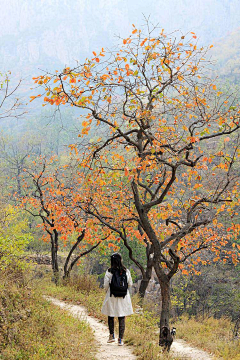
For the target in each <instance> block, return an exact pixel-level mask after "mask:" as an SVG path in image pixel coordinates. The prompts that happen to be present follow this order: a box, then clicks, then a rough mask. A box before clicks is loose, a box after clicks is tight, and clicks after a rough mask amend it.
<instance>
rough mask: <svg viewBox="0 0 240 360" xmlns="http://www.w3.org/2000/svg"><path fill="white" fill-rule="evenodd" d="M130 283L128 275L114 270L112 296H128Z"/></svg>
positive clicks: (111, 286)
mask: <svg viewBox="0 0 240 360" xmlns="http://www.w3.org/2000/svg"><path fill="white" fill-rule="evenodd" d="M127 289H128V282H127V273H126V271H124V270H121V271H120V270H118V269H116V270H113V276H112V280H111V283H110V296H112V295H113V296H115V297H123V298H125V296H126V295H127Z"/></svg>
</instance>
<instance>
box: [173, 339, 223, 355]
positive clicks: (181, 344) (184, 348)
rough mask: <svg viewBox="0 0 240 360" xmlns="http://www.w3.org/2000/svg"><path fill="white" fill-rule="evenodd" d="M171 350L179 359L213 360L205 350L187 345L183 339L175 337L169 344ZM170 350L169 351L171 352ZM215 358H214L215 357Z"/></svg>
mask: <svg viewBox="0 0 240 360" xmlns="http://www.w3.org/2000/svg"><path fill="white" fill-rule="evenodd" d="M171 352H173V353H174V355H176V356H178V358H180V359H181V360H183V359H184V360H185V359H186V360H213V359H214V358H213V357H212V356H210V355H209V354H208V353H207V352H206V351H203V350H199V349H196V348H193V347H191V346H189V345H188V344H187V343H186V342H185V341H184V340H179V339H176V340H174V341H173V343H172V346H171ZM171 352H170V353H171ZM215 359H216V358H215Z"/></svg>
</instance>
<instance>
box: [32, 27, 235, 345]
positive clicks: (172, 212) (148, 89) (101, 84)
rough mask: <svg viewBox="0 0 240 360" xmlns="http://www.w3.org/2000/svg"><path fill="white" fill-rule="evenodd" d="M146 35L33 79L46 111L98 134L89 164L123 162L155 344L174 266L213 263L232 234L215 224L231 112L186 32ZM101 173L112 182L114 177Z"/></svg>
mask: <svg viewBox="0 0 240 360" xmlns="http://www.w3.org/2000/svg"><path fill="white" fill-rule="evenodd" d="M156 32H157V29H154V28H153V29H151V28H150V25H149V24H147V26H146V27H145V28H144V29H143V30H138V29H136V28H135V27H134V28H133V31H132V34H131V36H130V37H129V38H127V39H123V41H122V42H123V45H122V46H121V47H120V48H119V49H117V50H114V51H112V52H105V51H104V49H102V51H101V52H100V53H99V54H96V53H95V52H94V53H93V54H94V57H93V58H92V59H91V60H87V61H86V62H85V63H84V64H83V65H80V66H77V67H76V68H74V69H71V68H65V69H64V70H63V71H62V72H58V73H56V74H54V75H49V74H46V75H43V76H40V77H38V78H36V79H35V81H36V83H38V84H39V85H43V86H44V89H47V90H46V92H45V97H44V102H45V103H46V104H47V103H49V104H52V105H57V106H59V105H66V104H70V105H71V106H75V107H77V108H80V109H84V110H85V111H87V112H88V115H87V116H86V119H85V120H84V121H83V123H82V126H83V130H82V135H83V136H84V135H85V134H87V133H88V131H89V130H90V128H91V127H92V126H93V124H94V125H95V126H96V131H97V129H98V127H100V126H104V128H105V137H104V138H103V139H98V141H96V143H95V145H94V146H95V147H94V153H93V154H94V156H93V161H94V162H95V163H96V166H102V168H103V170H105V168H106V165H104V161H105V162H106V163H108V162H109V158H108V154H112V153H114V154H115V153H118V154H120V155H121V156H122V157H123V161H122V160H121V163H125V166H124V171H125V174H126V176H127V178H128V184H127V185H126V186H128V193H131V196H130V198H129V199H128V202H130V203H131V210H132V211H133V215H131V219H132V221H135V224H136V226H135V227H138V226H140V227H141V229H142V230H143V232H144V236H146V238H147V239H148V241H149V243H150V244H151V246H152V247H153V264H154V269H155V272H156V275H157V277H158V280H159V283H160V286H161V300H162V311H161V317H160V338H159V344H160V345H164V344H165V340H166V339H165V336H164V332H163V331H162V330H163V328H164V327H165V326H166V327H168V328H169V313H170V280H171V279H172V277H173V276H174V274H176V272H177V271H178V270H179V269H182V271H183V273H184V272H186V271H187V270H186V269H185V270H184V269H183V264H184V263H185V264H186V263H188V262H190V260H191V256H192V255H194V261H199V260H198V258H197V257H196V254H197V253H198V252H199V251H200V250H202V249H206V248H208V249H210V250H211V251H213V252H215V253H216V257H215V258H216V261H217V260H218V259H219V254H220V252H221V251H224V249H225V245H226V243H227V241H228V240H229V239H230V237H231V236H232V234H231V230H232V229H233V225H230V226H229V228H228V230H229V231H227V229H226V226H225V224H226V221H225V219H226V217H228V218H229V223H230V224H234V222H235V220H236V219H237V215H236V214H237V210H236V209H237V208H238V206H239V199H238V194H239V175H238V168H237V165H238V161H239V118H240V110H239V107H238V106H237V105H236V104H235V99H234V98H233V97H231V96H228V97H224V96H223V94H222V93H221V92H219V91H217V87H216V85H215V84H214V82H213V81H212V80H211V79H209V78H208V71H207V66H208V62H207V61H206V60H205V55H206V50H207V49H203V48H201V49H198V47H197V44H196V42H195V39H196V35H195V34H194V33H192V34H189V36H186V37H185V36H181V34H180V35H179V34H177V33H176V34H173V35H172V36H167V35H166V34H164V32H163V30H162V31H160V33H159V32H157V34H156V35H154V34H155V33H156ZM53 83H54V84H53ZM44 91H45V90H44ZM92 148H93V144H92V145H91V149H92ZM99 160H101V161H99ZM101 164H102V165H101ZM120 168H121V167H120ZM109 172H111V173H112V178H114V174H115V176H116V177H118V174H119V169H118V168H117V167H115V168H113V169H110V170H109ZM121 201H122V198H121ZM119 206H120V207H121V208H123V207H124V202H122V203H121V204H120V205H119ZM95 211H97V209H96V206H95ZM102 217H103V218H104V217H105V215H104V214H103V216H102ZM114 220H115V221H118V222H119V219H118V218H114ZM234 229H235V232H237V231H238V230H239V229H238V228H237V227H236V226H235V228H234ZM196 259H197V260H196ZM233 261H234V262H236V261H237V256H236V253H233ZM193 266H194V264H193V263H192V267H193Z"/></svg>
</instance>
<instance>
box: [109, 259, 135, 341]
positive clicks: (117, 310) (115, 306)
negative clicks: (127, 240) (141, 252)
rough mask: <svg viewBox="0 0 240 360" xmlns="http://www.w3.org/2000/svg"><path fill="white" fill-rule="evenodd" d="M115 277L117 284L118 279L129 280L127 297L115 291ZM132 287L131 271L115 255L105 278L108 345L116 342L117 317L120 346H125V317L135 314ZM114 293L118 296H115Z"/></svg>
mask: <svg viewBox="0 0 240 360" xmlns="http://www.w3.org/2000/svg"><path fill="white" fill-rule="evenodd" d="M114 274H115V275H114ZM113 276H114V282H116V280H115V279H116V278H120V277H122V279H125V278H127V290H126V295H124V294H123V296H121V291H120V292H119V293H118V294H117V293H116V292H115V291H116V290H113V284H112V286H111V281H112V278H113ZM131 286H132V277H131V274H130V271H129V270H128V269H126V268H125V266H124V265H123V263H122V257H121V255H120V254H118V253H115V254H113V255H112V256H111V268H110V269H108V270H107V272H106V274H105V278H104V289H105V290H106V291H107V294H106V297H105V300H104V303H103V307H102V313H103V314H105V315H108V327H109V333H110V335H109V339H108V343H111V342H115V337H114V317H115V316H117V317H118V322H119V338H118V345H123V341H122V339H123V335H124V330H125V316H127V315H131V314H133V308H132V302H131V298H130V293H129V290H128V288H129V287H131ZM115 288H116V286H115ZM123 292H124V290H123ZM114 293H115V294H116V296H114Z"/></svg>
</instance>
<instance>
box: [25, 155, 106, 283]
mask: <svg viewBox="0 0 240 360" xmlns="http://www.w3.org/2000/svg"><path fill="white" fill-rule="evenodd" d="M56 163H57V161H56V159H54V158H51V159H50V160H49V161H47V159H46V158H43V157H40V158H39V161H38V163H36V162H35V161H34V167H35V169H32V168H30V167H29V168H28V169H24V172H25V174H26V176H25V177H24V178H23V182H24V184H25V186H24V190H25V194H24V195H23V196H22V197H20V198H19V200H20V203H21V206H22V207H23V208H24V210H25V211H27V212H28V213H29V214H30V215H32V216H33V217H35V218H39V219H40V220H41V223H40V224H39V226H41V228H42V229H43V231H44V236H43V239H44V240H45V241H48V240H49V239H50V243H51V258H52V270H53V275H54V281H55V283H58V281H59V264H58V249H59V242H60V241H62V242H63V244H64V246H65V247H66V246H67V245H68V248H69V250H68V254H67V256H66V259H65V263H64V267H63V272H64V274H63V278H64V279H65V278H68V277H69V276H70V272H71V270H72V268H73V267H74V265H75V264H77V262H78V261H79V259H80V258H81V257H83V256H85V255H87V254H89V253H90V252H91V251H93V250H94V249H96V248H97V247H98V246H99V245H100V244H101V243H102V242H103V241H104V240H106V239H107V238H108V237H109V232H108V233H106V232H105V233H104V231H103V232H102V231H101V229H99V227H98V226H97V224H96V221H94V219H92V218H89V217H87V216H86V215H85V214H84V213H83V212H81V210H79V207H76V206H75V202H76V199H77V201H78V202H79V201H80V200H81V202H82V196H83V195H82V194H81V187H80V188H79V186H81V181H82V180H83V179H82V176H79V175H80V173H78V177H77V178H75V177H74V176H73V174H72V173H71V172H70V173H68V174H67V165H64V166H63V167H61V166H60V165H58V166H56ZM75 180H76V181H75ZM76 186H77V187H76ZM73 239H74V240H73ZM76 252H77V254H76Z"/></svg>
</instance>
